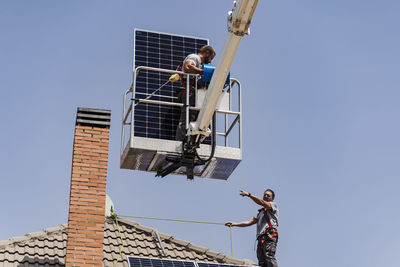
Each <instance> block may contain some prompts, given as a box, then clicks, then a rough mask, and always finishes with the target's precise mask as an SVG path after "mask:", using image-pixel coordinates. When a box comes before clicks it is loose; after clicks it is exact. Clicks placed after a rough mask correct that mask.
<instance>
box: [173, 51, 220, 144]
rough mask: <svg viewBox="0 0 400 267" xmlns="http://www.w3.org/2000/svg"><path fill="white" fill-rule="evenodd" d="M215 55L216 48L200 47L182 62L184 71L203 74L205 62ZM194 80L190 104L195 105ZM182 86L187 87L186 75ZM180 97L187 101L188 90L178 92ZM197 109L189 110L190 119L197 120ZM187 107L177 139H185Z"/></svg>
mask: <svg viewBox="0 0 400 267" xmlns="http://www.w3.org/2000/svg"><path fill="white" fill-rule="evenodd" d="M214 57H215V51H214V49H213V48H212V47H211V46H209V45H205V46H203V47H201V48H200V50H199V52H198V53H197V54H190V55H188V56H187V57H186V58H185V60H184V61H183V63H182V67H181V69H182V71H183V72H186V73H194V74H202V73H203V68H202V65H203V64H210V63H211V61H212V60H213V59H214ZM193 85H194V80H193V81H191V82H190V90H189V92H190V93H189V105H190V106H194V105H195V94H194V88H193ZM182 86H183V87H186V77H182ZM178 98H179V100H180V101H181V102H182V103H185V102H186V90H181V91H180V92H179V93H178ZM197 113H198V112H196V111H190V112H189V121H194V120H196V117H197ZM185 124H186V109H185V107H183V108H182V111H181V117H180V119H179V124H178V128H177V130H176V135H175V140H180V141H181V140H183V139H184V137H185V135H186V129H185V128H186V127H185Z"/></svg>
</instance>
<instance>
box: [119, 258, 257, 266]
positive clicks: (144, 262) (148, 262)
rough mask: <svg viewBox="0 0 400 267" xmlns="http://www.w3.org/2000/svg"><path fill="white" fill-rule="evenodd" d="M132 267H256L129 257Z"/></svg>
mask: <svg viewBox="0 0 400 267" xmlns="http://www.w3.org/2000/svg"><path fill="white" fill-rule="evenodd" d="M127 261H128V264H129V266H130V267H254V266H249V265H236V264H221V263H215V262H204V261H191V260H187V261H185V260H174V259H160V258H151V257H136V256H127Z"/></svg>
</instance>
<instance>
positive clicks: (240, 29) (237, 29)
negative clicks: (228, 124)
mask: <svg viewBox="0 0 400 267" xmlns="http://www.w3.org/2000/svg"><path fill="white" fill-rule="evenodd" d="M257 4H258V0H237V1H234V6H233V9H232V11H230V12H229V13H228V35H227V36H226V38H225V43H224V46H223V49H222V52H221V54H220V56H219V58H218V62H217V65H216V67H215V70H214V74H213V76H212V78H211V81H210V85H209V86H208V90H207V94H206V97H205V100H204V102H203V105H202V107H201V109H200V112H199V115H198V117H197V120H196V122H195V123H194V125H193V124H192V125H190V134H191V135H198V134H201V135H205V136H207V135H208V134H209V133H207V128H208V126H209V125H210V122H211V119H212V116H213V114H214V111H215V109H216V107H217V103H218V100H219V98H220V96H221V93H222V90H223V88H224V84H225V80H226V78H227V76H228V73H229V70H230V68H231V66H232V62H233V59H234V58H235V55H236V51H237V49H238V47H239V43H240V41H241V40H242V37H243V35H245V34H249V33H250V28H249V27H250V23H251V20H252V18H253V15H254V12H255V10H256V7H257Z"/></svg>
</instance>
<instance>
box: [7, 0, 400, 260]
mask: <svg viewBox="0 0 400 267" xmlns="http://www.w3.org/2000/svg"><path fill="white" fill-rule="evenodd" d="M231 8H232V1H231V0H218V1H215V0H203V1H183V0H182V1H175V0H171V1H161V0H158V1H133V0H130V1H128V0H125V1H122V0H117V1H103V0H87V1H76V0H74V1H50V0H36V1H28V0H26V1H23V0H20V1H11V0H8V1H7V0H4V1H1V3H0V33H1V34H0V60H1V64H0V86H1V88H0V101H1V105H0V109H1V114H2V115H1V117H0V120H1V139H0V142H1V143H0V147H1V150H0V151H1V152H0V168H1V179H0V202H1V203H2V212H1V220H0V240H5V239H8V238H10V237H13V236H20V235H24V234H26V233H29V232H35V231H40V230H41V229H43V228H47V227H53V226H57V225H58V224H62V223H66V222H67V213H68V202H69V183H70V172H71V159H72V142H73V134H74V123H75V114H76V108H77V107H91V108H105V109H111V110H112V123H111V139H110V154H109V166H108V173H109V177H108V182H107V193H108V194H109V195H110V196H111V198H112V200H113V202H114V204H115V207H116V211H117V213H120V214H125V215H135V216H151V217H161V218H176V219H187V220H202V221H215V222H225V221H228V220H233V221H242V220H248V219H249V218H250V217H251V216H253V215H254V214H255V213H256V210H257V209H258V207H257V205H256V204H254V203H252V202H251V201H250V200H249V199H248V198H242V197H240V196H239V190H240V189H244V190H246V191H249V192H251V193H252V194H255V195H261V194H262V192H263V191H264V189H265V188H267V187H270V188H273V189H274V190H275V192H276V201H277V202H278V204H279V207H280V227H279V231H280V239H279V244H278V252H277V258H278V262H279V264H280V266H301V267H321V266H324V267H331V266H332V267H333V266H351V267H354V266H363V267H372V266H393V267H395V266H396V267H397V266H400V260H399V257H398V252H399V250H400V231H399V225H400V215H399V212H398V210H399V208H398V206H397V205H398V204H399V203H400V195H399V193H398V192H399V189H400V181H399V178H400V177H399V176H400V123H399V118H400V105H399V102H400V91H399V86H400V75H399V62H400V52H399V51H400V49H399V47H400V34H399V26H400V19H399V13H400V2H399V1H392V0H386V1H378V0H363V1H361V0H337V1H311V0H301V1H299V0H279V1H276V0H270V1H265V0H260V3H259V6H258V8H257V11H256V14H255V17H254V20H253V22H252V26H251V35H250V36H246V37H244V38H243V41H242V43H241V44H240V47H239V50H238V53H237V56H236V58H235V60H234V63H233V67H232V69H231V73H232V76H233V77H236V78H238V79H239V80H240V81H241V83H242V85H243V109H244V111H243V114H244V115H243V127H244V128H243V161H242V162H241V163H240V165H239V166H238V168H237V170H236V171H235V172H234V173H233V175H232V176H231V177H230V178H229V180H228V181H218V180H212V179H203V180H202V179H195V180H194V181H187V180H186V178H185V177H183V176H169V177H166V178H165V179H159V178H154V174H152V173H145V172H135V171H128V170H121V169H120V168H119V150H120V134H121V117H122V96H123V92H124V91H125V90H126V89H127V88H128V87H129V86H130V83H131V81H132V49H133V28H142V29H148V30H154V31H161V32H168V33H175V34H183V35H191V36H199V37H205V38H209V39H210V43H211V45H213V46H214V47H215V49H216V51H217V56H218V53H219V52H220V51H221V49H222V44H223V42H224V39H225V36H226V32H227V29H226V14H227V11H228V10H230V9H231ZM215 62H216V61H215ZM138 222H140V223H141V224H144V225H147V226H150V227H154V228H156V229H157V230H158V231H160V232H164V233H168V234H172V235H174V236H176V237H178V238H182V239H185V240H189V241H192V242H193V243H195V244H197V245H201V246H205V247H209V248H211V249H212V250H215V251H220V252H223V253H226V254H230V243H229V231H228V228H225V227H222V226H199V225H189V224H179V223H166V222H162V223H159V222H153V221H144V220H138ZM254 237H255V228H254V227H249V228H234V231H233V245H234V256H235V257H238V258H248V259H252V260H253V261H256V256H255V251H254Z"/></svg>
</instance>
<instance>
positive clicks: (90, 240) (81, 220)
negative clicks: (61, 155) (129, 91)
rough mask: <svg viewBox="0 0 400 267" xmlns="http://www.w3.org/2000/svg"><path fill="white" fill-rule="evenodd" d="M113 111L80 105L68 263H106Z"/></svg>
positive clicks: (70, 206)
mask: <svg viewBox="0 0 400 267" xmlns="http://www.w3.org/2000/svg"><path fill="white" fill-rule="evenodd" d="M110 120H111V111H110V110H102V109H91V108H78V111H77V115H76V124H75V136H74V148H73V155H72V171H71V191H70V196H69V215H68V236H67V252H66V257H65V266H102V265H103V239H104V223H105V215H104V214H105V201H106V180H107V162H108V144H109V133H110Z"/></svg>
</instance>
